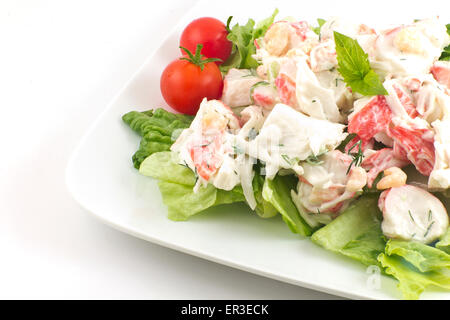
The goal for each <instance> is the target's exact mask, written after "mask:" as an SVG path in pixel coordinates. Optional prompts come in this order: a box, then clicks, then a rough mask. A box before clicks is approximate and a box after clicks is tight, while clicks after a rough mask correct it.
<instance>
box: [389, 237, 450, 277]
mask: <svg viewBox="0 0 450 320" xmlns="http://www.w3.org/2000/svg"><path fill="white" fill-rule="evenodd" d="M385 253H386V254H387V255H389V256H391V255H397V256H400V257H402V258H404V259H405V260H406V261H408V262H409V263H410V264H412V265H413V266H414V267H416V268H417V269H418V270H419V271H421V272H427V271H431V270H435V269H440V268H450V255H448V254H447V253H445V252H444V251H442V250H439V249H436V248H433V247H431V246H428V245H426V244H423V243H420V242H415V241H402V240H392V239H391V240H389V241H388V243H387V244H386V249H385Z"/></svg>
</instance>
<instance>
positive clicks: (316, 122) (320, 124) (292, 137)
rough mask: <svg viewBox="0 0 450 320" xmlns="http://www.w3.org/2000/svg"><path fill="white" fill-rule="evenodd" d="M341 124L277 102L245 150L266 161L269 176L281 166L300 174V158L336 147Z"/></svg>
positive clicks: (273, 174) (343, 135) (342, 136)
mask: <svg viewBox="0 0 450 320" xmlns="http://www.w3.org/2000/svg"><path fill="white" fill-rule="evenodd" d="M344 128H345V126H344V125H341V124H337V123H332V122H330V121H327V120H320V119H315V118H311V117H308V116H305V115H304V114H301V113H300V112H298V111H295V110H294V109H292V108H291V107H289V106H287V105H284V104H281V103H279V104H277V105H275V107H274V108H273V110H272V112H271V113H270V114H269V116H268V117H267V119H266V121H265V122H264V125H263V126H262V128H261V131H260V133H259V135H258V136H257V137H256V138H255V139H254V140H252V141H250V142H249V143H248V148H247V152H248V154H249V155H250V156H252V157H254V158H257V159H259V160H261V161H264V162H265V164H266V167H265V170H266V177H267V178H269V179H272V178H273V177H274V176H275V174H276V173H277V172H278V171H279V170H280V169H281V168H284V169H293V170H294V171H295V172H296V173H297V174H303V168H302V167H301V166H300V165H299V164H298V163H299V161H301V160H305V159H306V158H308V157H309V156H310V155H318V154H319V153H321V152H323V151H324V150H332V149H335V148H336V147H337V146H338V145H339V144H340V143H341V142H342V140H344V139H345V137H346V136H347V134H346V133H344V132H343V131H344Z"/></svg>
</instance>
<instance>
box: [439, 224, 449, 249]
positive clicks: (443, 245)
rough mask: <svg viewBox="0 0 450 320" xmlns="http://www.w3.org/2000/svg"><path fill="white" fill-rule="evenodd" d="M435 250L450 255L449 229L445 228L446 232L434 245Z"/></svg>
mask: <svg viewBox="0 0 450 320" xmlns="http://www.w3.org/2000/svg"><path fill="white" fill-rule="evenodd" d="M436 248H438V249H440V250H442V251H444V252H446V253H448V254H450V227H449V228H447V232H446V233H445V234H444V235H443V236H442V238H441V239H440V240H439V242H437V243H436Z"/></svg>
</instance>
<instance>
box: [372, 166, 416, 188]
mask: <svg viewBox="0 0 450 320" xmlns="http://www.w3.org/2000/svg"><path fill="white" fill-rule="evenodd" d="M383 173H384V177H383V178H382V179H381V180H380V181H379V182H378V183H377V189H378V190H385V189H389V188H396V187H401V186H404V185H405V184H406V179H407V178H408V176H407V175H406V173H405V172H404V171H403V170H402V169H400V168H399V167H391V168H388V169H386V170H384V171H383Z"/></svg>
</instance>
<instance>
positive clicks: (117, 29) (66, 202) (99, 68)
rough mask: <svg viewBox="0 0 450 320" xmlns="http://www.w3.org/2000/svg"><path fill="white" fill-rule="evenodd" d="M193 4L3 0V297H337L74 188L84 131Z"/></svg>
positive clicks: (0, 255)
mask: <svg viewBox="0 0 450 320" xmlns="http://www.w3.org/2000/svg"><path fill="white" fill-rule="evenodd" d="M194 2H195V1H194V0H188V1H186V0H185V1H175V0H171V1H168V0H165V1H158V2H155V1H149V0H147V1H135V0H134V1H129V0H128V1H72V2H68V1H64V2H63V1H23V0H22V1H5V0H0V110H1V114H0V142H1V144H0V148H1V149H0V150H1V151H0V298H3V299H15V298H20V299H69V298H74V299H304V298H306V299H318V298H325V299H327V298H336V297H334V296H330V295H326V294H323V293H319V292H316V291H312V290H308V289H303V288H300V287H296V286H292V285H288V284H284V283H281V282H277V281H274V280H269V279H265V278H262V277H259V276H255V275H252V274H249V273H246V272H242V271H238V270H234V269H231V268H228V267H225V266H221V265H218V264H215V263H212V262H207V261H204V260H201V259H198V258H195V257H191V256H189V255H186V254H182V253H178V252H175V251H172V250H170V249H166V248H162V247H159V246H157V245H154V244H151V243H148V242H145V241H143V240H139V239H136V238H133V237H131V236H129V235H126V234H122V233H120V232H119V231H116V230H113V229H111V228H109V227H107V226H105V225H103V224H101V223H100V222H99V221H97V220H96V219H95V218H93V217H92V216H91V215H90V214H89V213H88V212H86V211H84V210H82V209H81V208H79V206H78V205H77V203H75V201H74V200H72V198H71V197H70V195H69V194H68V192H67V190H66V187H65V183H64V171H65V168H66V165H67V161H68V159H69V156H70V154H71V152H72V150H73V149H74V147H75V146H76V144H77V142H78V141H79V139H80V138H81V137H82V135H83V134H84V132H85V131H86V130H87V129H88V127H89V125H90V124H91V123H92V122H93V121H94V120H95V119H96V118H97V116H98V115H99V114H100V112H101V111H102V110H103V109H104V108H105V107H106V105H107V104H108V102H109V101H110V100H111V98H112V97H113V96H114V95H115V94H116V93H117V92H118V91H119V90H120V89H121V87H122V86H123V85H124V84H125V82H126V81H127V80H128V79H129V78H130V77H131V75H132V74H133V73H134V71H135V70H136V69H137V68H138V67H139V66H140V65H141V64H142V63H143V62H144V60H145V58H146V57H147V56H148V55H149V54H151V52H152V51H153V50H155V49H156V48H157V45H158V44H159V43H160V42H161V41H162V40H163V39H164V37H165V35H166V33H168V32H169V31H170V30H171V28H172V26H173V25H174V23H176V21H177V20H179V18H180V17H181V16H182V15H183V13H184V12H185V11H186V10H187V8H189V7H190V6H192V4H193V3H194ZM156 3H157V5H156ZM212 5H213V4H212Z"/></svg>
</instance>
